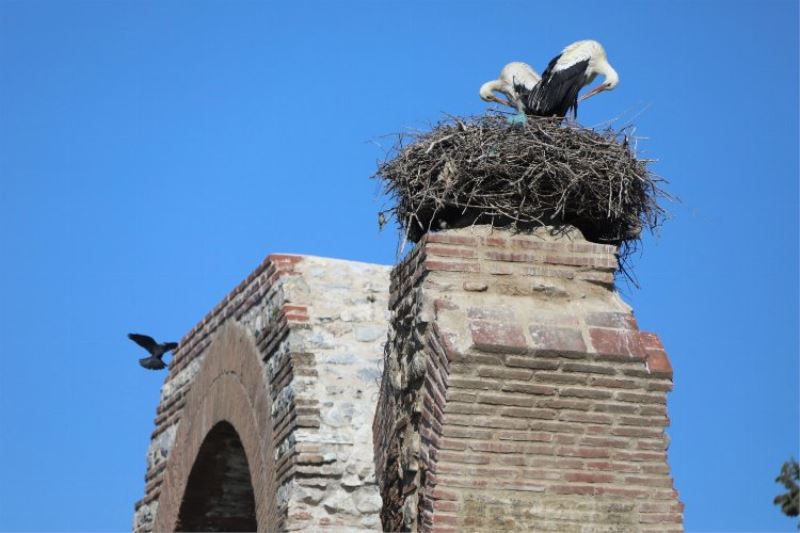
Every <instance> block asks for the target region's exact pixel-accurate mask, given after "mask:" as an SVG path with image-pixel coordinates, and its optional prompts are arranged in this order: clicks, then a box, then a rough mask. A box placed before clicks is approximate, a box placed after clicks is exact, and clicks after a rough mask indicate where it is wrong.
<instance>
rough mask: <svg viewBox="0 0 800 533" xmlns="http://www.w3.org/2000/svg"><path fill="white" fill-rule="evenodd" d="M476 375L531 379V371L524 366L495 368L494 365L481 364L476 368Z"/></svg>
mask: <svg viewBox="0 0 800 533" xmlns="http://www.w3.org/2000/svg"><path fill="white" fill-rule="evenodd" d="M478 375H479V376H480V377H482V378H496V379H503V380H506V379H512V380H517V381H528V380H530V379H531V376H532V375H533V371H532V370H526V369H524V368H496V367H486V366H481V367H479V368H478Z"/></svg>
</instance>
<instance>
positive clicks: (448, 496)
mask: <svg viewBox="0 0 800 533" xmlns="http://www.w3.org/2000/svg"><path fill="white" fill-rule="evenodd" d="M431 496H432V497H433V499H434V500H449V501H456V500H458V493H457V492H454V491H452V490H447V489H443V488H441V487H435V488H434V489H433V492H432V493H431Z"/></svg>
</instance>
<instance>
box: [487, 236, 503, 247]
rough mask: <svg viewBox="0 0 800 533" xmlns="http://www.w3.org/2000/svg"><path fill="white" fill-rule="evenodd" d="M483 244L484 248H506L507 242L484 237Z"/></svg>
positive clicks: (499, 238) (500, 238)
mask: <svg viewBox="0 0 800 533" xmlns="http://www.w3.org/2000/svg"><path fill="white" fill-rule="evenodd" d="M483 242H484V244H486V246H506V245H507V244H508V241H506V240H505V239H503V238H502V237H485V238H484V239H483Z"/></svg>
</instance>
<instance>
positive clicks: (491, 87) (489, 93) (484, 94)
mask: <svg viewBox="0 0 800 533" xmlns="http://www.w3.org/2000/svg"><path fill="white" fill-rule="evenodd" d="M505 89H506V87H505V84H504V83H503V82H502V81H500V80H492V81H487V82H486V83H484V84H483V85H481V90H480V95H481V100H483V101H484V102H497V103H498V104H501V105H506V106H509V107H514V105H513V104H512V103H511V102H509V101H508V100H503V99H502V98H499V97H498V96H497V95H495V94H494V91H501V92H505Z"/></svg>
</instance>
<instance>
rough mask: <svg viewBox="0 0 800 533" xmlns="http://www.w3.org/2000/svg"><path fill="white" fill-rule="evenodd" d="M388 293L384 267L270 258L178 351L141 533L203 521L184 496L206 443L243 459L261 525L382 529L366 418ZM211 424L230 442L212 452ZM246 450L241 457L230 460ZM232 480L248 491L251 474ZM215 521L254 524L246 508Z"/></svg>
mask: <svg viewBox="0 0 800 533" xmlns="http://www.w3.org/2000/svg"><path fill="white" fill-rule="evenodd" d="M387 296H388V268H387V267H382V266H376V265H366V264H363V263H355V262H349V261H338V260H330V259H320V258H314V257H306V256H292V255H271V256H269V257H268V258H267V259H266V260H265V262H264V263H263V264H262V265H261V266H259V268H257V269H256V270H255V271H254V272H253V273H252V274H251V275H250V276H249V277H248V278H247V279H246V280H245V281H244V282H243V283H242V284H241V285H239V287H237V288H236V289H235V290H234V291H232V292H231V293H230V294H229V295H228V296H227V297H226V298H225V299H224V300H223V301H222V302H221V303H220V304H219V305H218V306H216V307H215V308H214V309H213V310H212V311H211V312H210V313H209V314H208V315H207V316H206V317H205V318H204V319H203V320H202V321H201V322H200V323H199V324H198V325H197V326H196V327H195V328H193V329H192V330H191V331H190V332H189V333H188V334H187V335H186V336H185V337H184V338H183V339H182V340H181V342H180V344H179V347H178V349H177V350H176V351H175V356H174V358H173V360H172V361H171V363H170V372H169V376H168V377H167V379H166V381H165V383H164V385H163V387H162V391H161V401H160V404H159V407H158V409H157V412H156V420H155V424H156V428H155V431H154V432H153V434H152V439H151V445H150V448H149V450H148V453H147V473H146V475H145V483H146V486H145V496H144V498H143V499H142V500H141V501H139V502H138V503H137V504H136V512H135V515H134V530H135V531H141V532H148V531H168V530H169V531H171V530H175V529H176V528H178V529H180V528H181V527H188V525H187V524H193V525H196V524H197V523H198V522H197V520H200V522H202V517H199V518H198V517H187V514H186V513H187V512H188V511H187V508H186V505H188V504H187V502H186V501H185V497H186V491H187V483H188V482H189V477H190V473H192V467H193V466H195V465H196V460H197V457H198V454H200V455H203V454H202V453H200V451H201V449H203V450H209V449H210V450H216V452H215V453H220V454H221V453H228V454H229V455H228V456H226V457H224V458H223V459H224V460H226V461H227V463H226V464H229V465H234V466H235V468H238V469H241V468H244V466H243V463H244V462H246V464H247V468H248V470H249V474H250V483H251V485H252V492H253V495H254V498H255V515H256V516H255V519H256V522H257V526H258V529H259V530H270V531H274V530H295V529H318V528H320V527H326V526H334V527H344V528H348V529H361V528H368V529H378V528H379V527H380V523H379V518H378V513H379V510H380V503H381V501H380V496H379V494H378V489H377V485H376V482H375V476H374V470H373V462H372V458H371V451H370V450H371V440H372V435H371V424H370V423H371V420H372V417H373V411H374V399H375V396H376V394H377V390H378V382H379V378H380V374H381V365H382V355H381V354H382V352H383V344H384V342H385V339H386V324H387V316H386V313H387V311H386V308H387V303H386V301H387ZM222 423H225V424H229V425H230V426H227V425H224V426H220V424H222ZM221 427H223V428H228V427H232V430H226V431H223V432H221V431H219V428H221ZM215 428H217V429H218V430H217V431H216V432H215V431H214V430H215ZM217 433H221V434H224V435H225V439H227V440H226V441H225V442H224V443H221V444H217V443H212V444H214V446H216V447H214V446H211V447H208V446H206V447H204V442H206V441H207V437H208V436H209V435H210V434H217ZM231 435H234V436H238V439H239V441H240V443H239V442H235V438H234V437H232V436H231ZM229 441H230V442H229ZM231 442H233V444H231ZM220 450H222V451H220ZM230 450H233V451H230ZM241 450H243V453H244V456H245V457H244V459H245V461H242V460H241V457H240V456H237V455H235V454H236V453H239V454H240V455H241V453H242V452H241ZM231 454H233V455H231ZM206 455H208V453H206ZM231 468H233V466H231V467H230V468H229V469H231ZM201 474H202V473H201ZM212 474H213V472H212ZM209 475H211V474H209ZM220 475H222V474H220ZM228 478H229V479H227V480H223V481H225V482H226V483H229V484H230V487H229V488H231V490H233V491H234V492H235V493H237V494H244V493H245V492H246V490H245V489H249V487H246V486H245V487H240V486H239V485H242V484H243V483H244V485H246V482H243V481H242V479H246V476H244V478H242V476H232V475H229V476H228ZM198 479H204V478H203V477H202V476H200V477H198ZM201 496H202V497H203V498H208V497H210V496H208V494H206V493H202V494H201ZM224 497H225V495H224V494H223V495H220V498H221V499H223V500H224ZM198 498H199V497H198ZM198 501H200V500H198ZM215 505H216V507H215V509H214V511H213V512H214V513H217V514H218V513H219V512H228V511H230V512H231V513H234V514H236V513H238V514H241V513H242V512H243V511H242V509H243V507H242V506H241V505H238V506H237V505H236V504H235V503H234V502H230V501H219V502H216V504H215ZM220 510H222V511H220ZM207 512H208V511H207ZM181 517H182V518H181ZM189 518H191V521H190V520H189ZM211 518H213V520H215V521H216V522H215V523H224V519H228V520H229V522H228V523H229V524H231V523H232V524H245V523H247V522H246V521H243V519H242V518H241V517H238V516H232V517H227V518H226V517H222V519H220V517H218V516H214V517H211ZM211 518H208V519H209V520H210V519H211ZM181 520H183V521H184V522H185V523H183V524H182V523H181ZM220 520H222V521H220ZM236 520H239V521H236ZM209 524H210V523H209ZM209 527H211V525H209Z"/></svg>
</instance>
